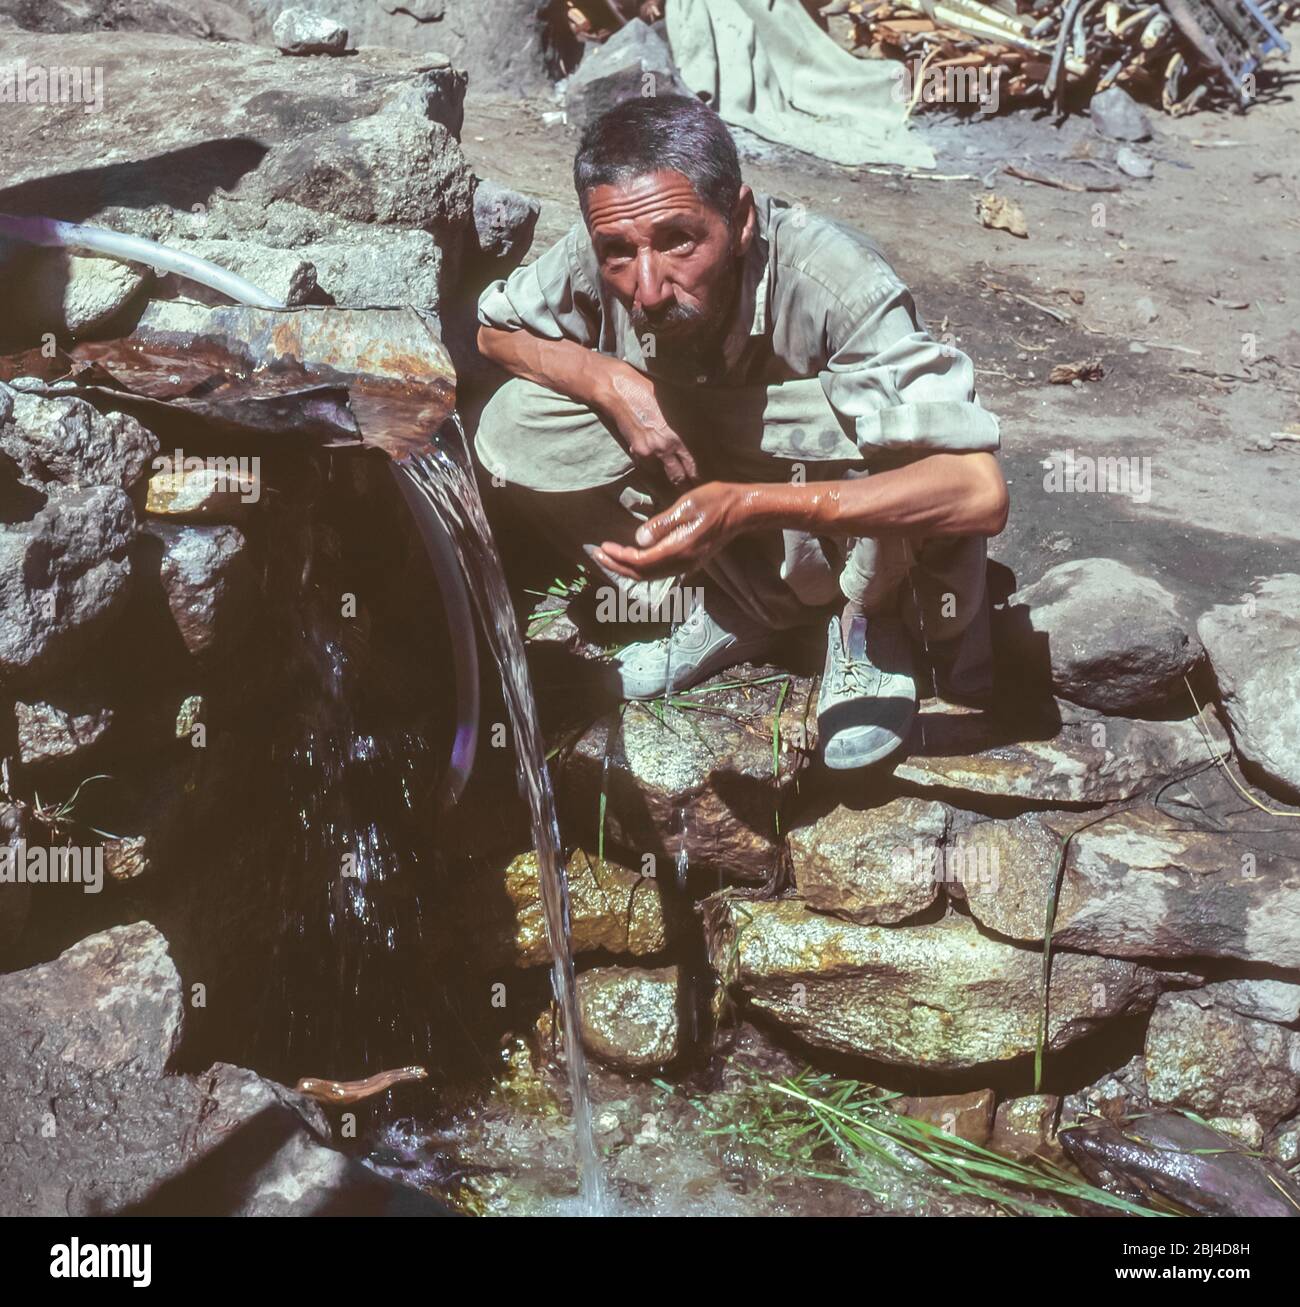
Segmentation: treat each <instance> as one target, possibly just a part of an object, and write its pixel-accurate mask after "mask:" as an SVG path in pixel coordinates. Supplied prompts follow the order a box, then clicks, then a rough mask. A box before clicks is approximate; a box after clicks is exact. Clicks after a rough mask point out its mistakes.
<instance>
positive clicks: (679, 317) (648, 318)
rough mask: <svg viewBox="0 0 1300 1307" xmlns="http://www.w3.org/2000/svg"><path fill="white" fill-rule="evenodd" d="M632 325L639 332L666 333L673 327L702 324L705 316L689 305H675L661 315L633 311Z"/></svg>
mask: <svg viewBox="0 0 1300 1307" xmlns="http://www.w3.org/2000/svg"><path fill="white" fill-rule="evenodd" d="M631 317H632V325H633V326H634V327H636V329H637V330H638V331H665V330H668V329H670V328H672V327H684V326H688V325H689V324H691V323H695V322H700V321H702V320H703V318H704V314H703V313H702V312H701V311H700V310H699V309H696V308H692V307H691V306H690V305H688V304H674V305H673V306H672V308H669V309H664V310H663V311H662V312H659V313H646V312H645V311H644V310H642V309H633V310H632V314H631Z"/></svg>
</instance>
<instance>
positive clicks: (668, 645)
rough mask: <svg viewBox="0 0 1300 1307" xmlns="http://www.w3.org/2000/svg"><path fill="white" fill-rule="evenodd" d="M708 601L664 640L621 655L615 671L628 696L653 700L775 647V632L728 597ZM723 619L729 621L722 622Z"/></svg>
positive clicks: (650, 642) (713, 597)
mask: <svg viewBox="0 0 1300 1307" xmlns="http://www.w3.org/2000/svg"><path fill="white" fill-rule="evenodd" d="M707 603H708V605H709V607H711V608H713V609H714V611H715V613H716V614H717V616H714V615H713V614H711V613H710V612H709V611H708V609H707V608H706V607H705V605H704V604H696V606H695V607H694V608H692V609H691V611H690V613H689V614H687V616H686V618H685V620H684V621H682V622H681V623H680V624H679V625H678V626H677V627H676V628H675V629H674V630H673V632H672V634H671V636H665V637H663V639H660V640H647V641H644V642H642V643H639V644H630V645H628V646H627V648H626V649H624V650H622V651H621V652H620V653H619V656H618V659H617V661H616V662H615V668H614V670H615V671H616V672H617V674H618V679H619V682H620V684H621V685H622V688H623V697H624V698H625V699H654V698H657V697H658V696H659V695H661V694H666V693H668V688H669V687H668V677H669V674H670V668H671V675H672V681H673V683H672V688H673V690H686V689H689V688H690V687H691V686H692V685H698V684H699V683H700V682H701V681H703V680H706V679H707V678H708V677H710V676H712V675H713V674H714V672H720V671H722V670H723V669H724V668H727V667H733V666H734V665H735V664H736V663H743V662H745V661H746V660H747V659H750V658H756V657H758V656H759V655H761V654H764V653H766V652H767V651H768V649H769V648H771V646H772V644H773V643H774V642H775V640H776V638H777V632H775V631H773V630H771V629H770V628H769V627H766V626H761V625H760V624H759V623H757V622H755V621H753V620H752V619H751V618H748V617H745V616H744V615H743V614H741V613H740V612H739V611H738V610H737V609H736V608H735V607H734V605H732V604H731V603H730V602H729V601H727V600H725V599H721V598H719V597H718V596H716V595H710V596H709V598H708V600H707ZM724 623H725V625H724Z"/></svg>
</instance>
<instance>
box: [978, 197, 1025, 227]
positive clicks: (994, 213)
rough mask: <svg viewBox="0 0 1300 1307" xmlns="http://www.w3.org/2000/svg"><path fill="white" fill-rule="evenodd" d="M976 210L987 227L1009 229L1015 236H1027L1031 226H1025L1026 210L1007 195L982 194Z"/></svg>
mask: <svg viewBox="0 0 1300 1307" xmlns="http://www.w3.org/2000/svg"><path fill="white" fill-rule="evenodd" d="M975 212H976V213H977V214H978V215H979V220H980V222H981V223H983V224H984V226H985V227H996V228H997V229H998V230H999V231H1009V232H1010V233H1011V234H1012V235H1013V236H1022V237H1026V236H1028V235H1029V228H1028V227H1027V226H1025V213H1024V210H1023V209H1022V208H1021V207H1020V205H1018V204H1017V203H1016V202H1015V200H1009V199H1007V197H1006V196H1005V195H994V194H992V193H991V192H990V193H989V194H988V195H981V196H980V197H979V198H978V199H977V200H976V201H975Z"/></svg>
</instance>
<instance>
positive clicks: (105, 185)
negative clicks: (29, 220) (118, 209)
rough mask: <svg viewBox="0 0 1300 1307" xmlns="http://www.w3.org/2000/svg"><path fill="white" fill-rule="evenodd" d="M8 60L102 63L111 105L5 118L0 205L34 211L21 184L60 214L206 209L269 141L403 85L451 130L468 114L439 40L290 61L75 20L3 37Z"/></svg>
mask: <svg viewBox="0 0 1300 1307" xmlns="http://www.w3.org/2000/svg"><path fill="white" fill-rule="evenodd" d="M374 8H375V9H376V10H377V9H378V6H374ZM268 34H269V32H268ZM5 58H6V60H7V61H9V62H12V63H18V62H20V61H26V63H27V64H28V65H29V66H31V67H50V66H51V65H54V66H57V67H71V68H90V69H94V70H102V72H103V81H102V87H101V90H102V92H103V96H104V105H103V106H102V107H103V108H104V109H105V110H107V111H106V112H97V113H88V112H87V111H86V104H85V103H79V102H75V101H74V102H62V101H61V102H57V103H51V104H46V105H42V106H41V108H40V111H39V112H37V113H27V114H13V115H10V117H11V121H10V123H9V124H8V127H7V129H6V131H5V133H4V134H3V136H2V137H0V178H3V183H0V184H2V185H3V186H4V187H5V188H6V191H5V208H6V209H8V210H10V211H17V212H23V211H31V210H24V209H23V208H21V207H18V205H17V204H16V203H15V202H16V201H19V200H22V199H23V198H24V196H27V192H28V188H27V187H26V186H25V185H23V184H24V183H35V182H36V181H37V180H38V179H39V183H40V184H39V189H37V188H36V187H35V186H33V187H32V188H31V192H32V193H31V194H30V196H27V199H28V202H29V203H30V204H31V209H32V210H34V211H36V212H42V213H49V214H52V215H53V216H55V217H76V218H79V219H80V218H85V217H86V216H87V215H89V214H93V213H94V212H96V211H97V210H99V209H101V208H104V207H107V206H109V205H114V204H122V203H129V204H131V205H133V206H136V207H143V206H145V205H149V204H157V203H165V204H169V205H171V206H172V207H173V208H176V209H180V210H182V211H186V212H188V211H190V210H192V209H193V208H194V207H195V206H196V205H197V206H206V205H208V204H209V203H210V202H211V201H212V198H213V197H214V196H215V195H216V194H217V193H218V191H219V189H225V190H230V189H232V188H233V187H234V186H235V185H236V184H237V183H238V182H239V180H240V178H241V177H243V176H244V175H245V174H246V173H247V172H248V171H249V170H250V169H253V168H255V167H256V166H257V164H258V162H259V160H260V159H261V158H262V157H263V156H264V154H265V152H266V151H267V150H268V149H272V148H273V147H275V146H277V145H281V144H284V143H292V142H294V141H297V140H300V139H302V138H304V137H308V136H310V135H311V134H313V133H315V132H319V131H321V130H322V129H324V128H327V127H330V126H337V125H339V124H341V123H346V122H350V121H352V120H353V119H358V118H366V117H369V116H371V115H374V114H381V113H382V112H383V109H384V106H385V104H386V103H387V102H389V101H390V100H391V99H392V98H393V97H395V96H397V95H399V94H401V93H403V92H405V93H406V94H405V96H404V98H403V103H404V104H406V105H408V106H413V105H416V104H420V105H423V106H425V107H426V108H427V116H428V117H429V118H431V119H432V120H433V121H436V122H438V123H440V124H441V125H442V126H444V127H446V128H447V130H448V131H450V132H458V131H459V130H460V125H461V121H462V119H463V116H464V95H465V82H466V78H465V74H464V72H462V71H460V70H459V69H457V68H453V67H452V66H451V63H450V61H449V60H448V58H447V56H446V55H445V54H441V53H438V52H437V47H436V46H431V47H429V48H426V50H425V51H424V52H423V53H422V54H420V55H412V54H399V53H397V52H396V51H394V50H392V49H371V50H359V51H358V52H357V53H356V54H354V55H350V56H349V57H348V58H347V59H288V58H285V57H284V56H283V55H281V54H279V53H278V52H277V51H276V50H274V49H271V48H267V47H263V46H258V45H246V44H239V43H235V42H229V43H222V44H216V43H212V42H209V41H201V40H187V39H184V38H182V37H178V36H165V35H150V34H147V33H143V32H111V31H107V32H106V31H86V30H85V29H78V30H76V31H75V32H72V33H69V34H66V35H57V36H47V35H38V34H34V33H26V32H14V33H6V35H5ZM92 89H93V88H92ZM124 168H125V169H126V171H125V172H123V169H124ZM124 191H126V192H127V193H126V195H125V198H124ZM38 202H39V207H38Z"/></svg>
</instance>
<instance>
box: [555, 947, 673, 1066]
mask: <svg viewBox="0 0 1300 1307" xmlns="http://www.w3.org/2000/svg"><path fill="white" fill-rule="evenodd" d="M578 1002H579V1004H580V1005H581V1008H582V1024H583V1030H582V1042H583V1046H584V1047H585V1048H586V1049H587V1051H588V1052H589V1053H590V1054H591V1055H592V1056H593V1057H595V1058H599V1059H600V1060H601V1061H602V1062H606V1063H608V1064H609V1065H611V1066H617V1067H622V1068H623V1069H624V1070H627V1071H647V1070H652V1069H654V1068H656V1067H662V1066H666V1065H667V1064H668V1063H669V1062H671V1061H672V1060H673V1058H675V1057H676V1056H677V1050H678V1032H677V968H676V967H660V968H659V969H657V970H654V971H646V970H642V969H639V968H633V967H598V968H595V969H593V970H591V971H584V972H583V973H582V974H581V975H580V976H579V977H578Z"/></svg>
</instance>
